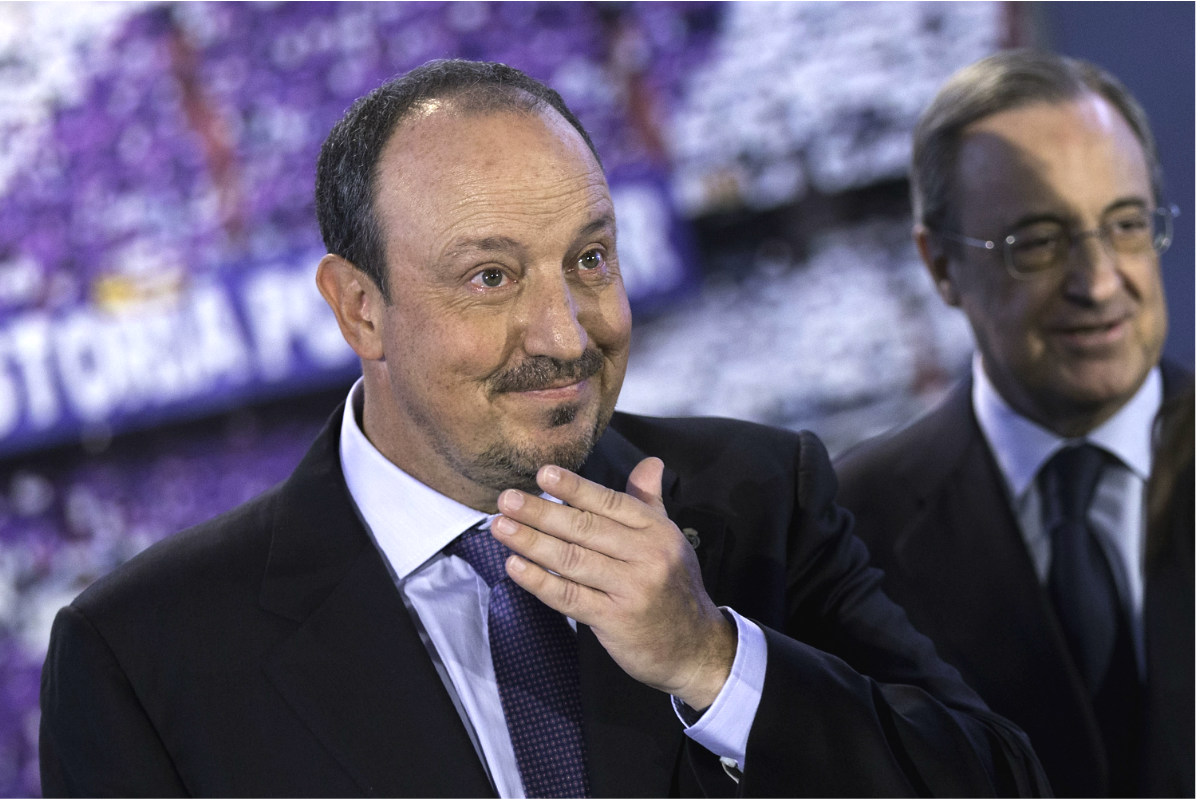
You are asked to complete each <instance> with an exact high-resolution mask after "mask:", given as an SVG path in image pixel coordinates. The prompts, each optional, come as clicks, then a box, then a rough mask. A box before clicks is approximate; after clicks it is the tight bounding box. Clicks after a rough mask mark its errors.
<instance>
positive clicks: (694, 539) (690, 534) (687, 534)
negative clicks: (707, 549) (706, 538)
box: [683, 528, 700, 550]
mask: <svg viewBox="0 0 1200 800" xmlns="http://www.w3.org/2000/svg"><path fill="white" fill-rule="evenodd" d="M683 538H685V539H687V540H688V544H690V545H691V546H692V549H693V550H699V549H700V534H699V533H697V532H696V529H695V528H684V529H683Z"/></svg>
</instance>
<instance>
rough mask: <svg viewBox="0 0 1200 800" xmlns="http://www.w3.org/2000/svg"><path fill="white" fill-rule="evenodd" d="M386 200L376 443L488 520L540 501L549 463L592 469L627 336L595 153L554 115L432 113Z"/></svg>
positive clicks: (381, 210)
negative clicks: (515, 499)
mask: <svg viewBox="0 0 1200 800" xmlns="http://www.w3.org/2000/svg"><path fill="white" fill-rule="evenodd" d="M377 186H378V188H377V193H376V201H375V208H376V214H377V216H378V221H379V224H380V228H381V230H382V231H383V234H384V238H385V250H386V254H387V269H388V278H389V282H390V283H389V289H390V292H391V304H390V305H384V306H383V307H382V315H383V322H382V326H381V331H380V335H381V337H382V347H383V359H382V360H381V361H377V362H370V363H367V364H364V371H365V372H366V373H367V384H368V388H367V400H366V404H367V408H366V409H365V412H364V413H365V421H366V427H367V434H368V436H369V437H371V439H372V441H373V442H374V443H375V444H376V446H377V447H379V448H380V450H381V451H382V452H383V453H384V454H385V455H387V456H388V457H389V458H390V459H391V460H392V461H394V462H395V463H397V464H398V465H399V466H400V467H402V468H403V469H405V470H406V471H408V472H409V473H410V474H412V475H414V476H415V477H417V478H418V479H420V480H421V481H423V482H424V483H426V484H428V485H430V486H432V487H433V488H435V489H438V490H439V491H442V492H443V493H445V494H447V495H449V496H451V497H455V498H456V499H459V500H460V501H462V502H466V503H468V504H469V505H473V506H475V507H481V506H486V507H488V508H494V505H495V499H496V495H497V493H498V492H499V491H500V490H501V489H503V488H506V487H510V486H517V487H521V488H524V489H527V490H535V489H536V484H535V483H534V482H533V478H534V475H535V473H536V471H537V469H538V467H540V466H541V465H543V464H546V463H556V464H560V465H563V466H567V467H570V468H575V467H577V466H578V465H579V464H580V463H582V461H583V459H584V458H585V457H586V456H587V454H588V453H589V452H590V450H591V448H592V446H593V445H594V444H595V441H596V439H597V437H598V436H599V434H600V432H601V431H602V430H603V429H604V427H605V426H606V425H607V424H608V420H609V418H610V417H611V415H612V412H613V408H614V406H615V405H616V401H617V394H618V393H619V391H620V388H621V382H622V380H623V379H624V374H625V365H626V360H627V358H628V348H629V336H630V313H629V304H628V300H627V298H626V295H625V289H624V285H623V283H622V281H621V274H620V270H619V267H618V263H617V246H616V220H615V217H614V215H613V206H612V201H611V198H610V197H609V192H608V185H607V183H606V181H605V178H604V175H603V173H602V171H601V169H600V166H599V165H598V164H597V163H596V160H595V158H594V157H593V156H592V154H591V152H590V151H589V150H588V148H587V146H586V144H585V143H584V142H583V139H582V138H581V137H580V136H579V134H578V133H577V132H576V131H575V130H574V129H573V128H572V127H571V126H570V125H569V124H568V123H567V122H566V121H565V120H563V119H562V118H561V117H559V116H558V115H557V114H555V113H553V112H546V113H541V114H523V113H516V112H496V113H486V114H469V115H463V114H460V113H457V112H456V111H455V110H454V108H453V105H452V104H450V105H447V104H440V105H435V106H432V107H431V108H429V109H426V110H425V111H424V112H422V113H420V114H418V115H417V116H416V117H415V118H412V119H410V120H408V121H406V122H405V123H403V124H402V125H401V127H400V128H399V129H398V130H397V132H396V133H395V134H394V135H393V137H392V139H391V141H390V142H389V143H388V145H387V147H386V148H385V150H384V153H383V156H382V158H381V160H380V164H379V173H378V180H377ZM372 389H376V390H377V391H372ZM380 389H382V390H380Z"/></svg>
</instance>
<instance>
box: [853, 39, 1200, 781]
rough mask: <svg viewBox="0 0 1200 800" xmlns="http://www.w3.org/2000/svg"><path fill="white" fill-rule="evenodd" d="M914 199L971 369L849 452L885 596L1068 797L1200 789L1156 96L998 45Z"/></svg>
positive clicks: (948, 121)
mask: <svg viewBox="0 0 1200 800" xmlns="http://www.w3.org/2000/svg"><path fill="white" fill-rule="evenodd" d="M912 196H913V204H914V214H915V219H916V227H915V239H916V244H917V248H918V250H919V251H920V254H921V257H922V259H923V260H924V262H925V264H926V266H927V267H928V269H929V273H930V275H931V276H932V277H933V280H934V283H935V284H936V287H937V291H938V293H939V294H940V295H941V297H942V299H943V300H944V301H945V302H946V303H947V304H949V305H951V306H955V307H957V308H961V309H962V310H963V312H964V313H965V314H966V316H967V319H968V321H969V322H970V325H971V328H972V331H973V332H974V338H975V345H976V355H975V358H974V363H973V369H972V371H971V375H970V376H969V378H968V379H967V380H965V381H964V382H963V383H962V384H960V385H959V386H958V387H957V388H955V389H954V390H952V391H951V392H950V394H949V395H948V397H947V398H946V399H945V400H944V401H943V402H942V403H941V404H940V405H939V406H938V407H937V408H935V409H933V410H932V411H931V412H930V413H928V414H927V415H925V416H924V417H922V418H920V419H918V420H916V421H915V422H913V423H911V424H909V425H907V426H905V427H904V428H902V429H901V430H899V431H897V432H893V433H891V434H889V435H887V436H884V437H881V438H880V439H878V440H874V441H871V442H868V443H866V444H864V445H861V446H859V447H858V448H855V449H854V450H852V451H851V452H850V453H848V454H847V455H846V456H845V457H843V458H842V459H841V460H840V463H839V464H838V472H839V476H840V478H841V481H842V487H843V489H842V493H841V494H840V495H839V499H840V500H841V502H842V503H843V504H844V505H846V506H847V507H848V508H849V509H850V510H851V511H853V512H854V513H855V515H856V517H857V519H858V526H857V528H856V530H857V532H858V533H859V535H860V536H861V537H863V538H864V539H866V540H867V543H868V545H869V546H870V548H871V551H872V558H873V559H874V560H875V562H876V563H877V565H879V566H881V567H882V568H883V569H884V571H885V573H886V588H887V590H888V593H889V594H890V595H891V596H892V597H893V599H895V600H897V601H899V602H900V604H901V605H902V606H904V607H905V608H906V609H907V610H908V611H909V614H910V616H911V617H912V619H913V622H914V623H915V624H916V626H917V627H918V629H920V630H922V631H923V632H924V633H926V634H928V635H929V636H930V637H931V638H932V639H933V640H934V642H935V644H936V645H937V647H938V650H939V652H940V654H941V655H942V656H943V657H944V658H946V659H947V660H948V661H950V662H951V663H953V664H954V665H955V666H957V667H958V668H959V670H960V671H961V672H962V673H963V676H964V678H965V679H966V680H967V682H968V683H969V684H971V685H972V686H973V687H974V688H975V689H976V690H977V691H979V692H980V694H982V695H983V697H984V699H985V700H986V701H987V702H988V703H989V705H991V707H992V709H993V710H994V711H996V712H998V713H1000V714H1002V715H1004V716H1006V717H1009V718H1010V719H1012V720H1014V721H1015V722H1017V723H1018V724H1019V725H1021V726H1022V727H1023V728H1024V729H1025V731H1026V732H1027V733H1028V734H1029V736H1030V740H1031V741H1032V743H1033V745H1034V749H1035V750H1036V751H1037V753H1038V755H1039V757H1040V759H1041V760H1042V763H1043V765H1044V766H1045V768H1046V771H1047V774H1048V776H1049V777H1050V780H1051V784H1052V786H1053V788H1054V790H1055V793H1056V794H1058V795H1060V796H1092V797H1099V796H1106V795H1110V796H1132V795H1137V794H1141V795H1147V796H1188V797H1192V796H1194V752H1193V751H1194V678H1193V675H1194V651H1193V640H1194V599H1193V598H1194V586H1195V576H1194V522H1193V520H1194V516H1195V511H1194V508H1195V506H1194V494H1193V491H1194V479H1193V481H1188V480H1187V479H1183V480H1179V479H1178V474H1177V472H1178V471H1176V474H1172V475H1168V476H1167V478H1168V479H1170V478H1176V480H1175V482H1174V487H1175V488H1176V490H1177V491H1176V492H1175V493H1174V494H1173V495H1172V496H1171V499H1170V500H1169V502H1168V504H1167V505H1166V506H1165V507H1163V509H1161V510H1158V511H1157V513H1155V514H1150V519H1151V520H1152V521H1151V523H1150V524H1147V516H1148V511H1151V510H1155V509H1148V508H1147V500H1146V498H1147V497H1148V496H1151V497H1157V496H1158V494H1159V493H1160V492H1159V491H1158V481H1159V480H1160V476H1159V475H1158V474H1157V470H1156V467H1158V466H1161V465H1166V464H1174V465H1178V464H1181V463H1182V464H1183V465H1184V469H1185V470H1188V469H1190V470H1191V472H1186V471H1185V472H1184V474H1185V475H1194V445H1193V444H1192V442H1191V440H1190V437H1189V438H1188V439H1187V440H1180V439H1179V438H1178V437H1165V436H1163V435H1161V434H1160V433H1159V431H1160V428H1161V427H1162V426H1161V422H1160V420H1161V417H1162V416H1163V412H1164V410H1165V409H1168V408H1171V407H1172V406H1173V405H1174V404H1175V403H1176V402H1177V401H1176V398H1178V397H1180V396H1183V397H1188V398H1190V397H1191V396H1192V394H1191V389H1190V387H1191V383H1192V377H1191V375H1190V374H1187V373H1186V372H1184V371H1183V370H1181V369H1178V368H1176V367H1172V366H1171V365H1170V364H1164V363H1160V359H1161V354H1162V345H1163V340H1164V338H1165V336H1166V329H1167V317H1166V307H1165V303H1164V297H1163V284H1162V279H1161V275H1160V272H1159V258H1158V257H1159V254H1161V253H1162V252H1163V251H1164V250H1166V248H1167V247H1168V246H1169V244H1170V241H1171V220H1172V217H1173V216H1174V215H1175V214H1176V213H1178V212H1177V210H1176V209H1174V208H1173V207H1170V206H1167V205H1165V204H1164V201H1163V198H1162V187H1161V176H1160V169H1159V164H1158V158H1157V155H1156V152H1155V146H1154V140H1153V137H1152V135H1151V132H1150V128H1149V125H1148V123H1147V121H1146V116H1145V114H1144V112H1143V111H1142V109H1141V107H1140V106H1139V105H1138V103H1137V101H1136V100H1135V99H1134V98H1133V97H1132V96H1131V95H1130V94H1129V93H1128V92H1127V91H1126V90H1125V89H1124V87H1122V86H1121V85H1120V84H1119V83H1118V82H1117V81H1116V80H1115V79H1113V78H1112V77H1111V76H1110V75H1107V74H1105V73H1104V72H1103V71H1101V70H1099V69H1097V68H1096V67H1094V66H1093V65H1090V64H1086V63H1083V62H1080V61H1075V60H1072V59H1068V58H1062V57H1058V56H1054V55H1050V54H1045V53H1035V52H1030V51H1008V52H1004V53H1000V54H997V55H995V56H992V57H990V58H987V59H984V60H983V61H981V62H978V63H976V64H973V65H971V66H969V67H967V68H965V69H963V70H962V71H960V72H959V73H958V74H956V75H955V76H954V77H952V78H951V79H950V81H949V82H948V83H947V84H946V86H944V87H943V88H942V90H941V92H940V93H939V94H938V95H937V97H936V98H935V99H934V101H933V103H932V104H931V105H930V107H929V108H928V109H927V110H926V112H925V113H924V115H923V116H922V118H921V120H920V122H919V124H918V127H917V130H916V133H915V137H914V145H913V163H912ZM1180 408H1181V409H1182V413H1184V414H1191V413H1192V409H1191V403H1190V400H1184V401H1183V402H1182V404H1181V406H1180ZM1189 419H1190V418H1189ZM1169 422H1170V423H1171V424H1170V425H1168V426H1167V428H1166V429H1167V430H1174V429H1175V424H1176V422H1177V421H1176V420H1173V419H1172V420H1169ZM1188 430H1189V431H1190V428H1188ZM1152 471H1153V472H1155V473H1156V474H1155V477H1154V478H1152V477H1151V473H1152ZM1148 483H1149V484H1150V486H1149V487H1148ZM1168 483H1170V481H1169V480H1168ZM1148 489H1149V491H1148ZM1168 494H1171V493H1168ZM1150 505H1155V503H1154V502H1152V503H1150ZM1160 523H1161V524H1160Z"/></svg>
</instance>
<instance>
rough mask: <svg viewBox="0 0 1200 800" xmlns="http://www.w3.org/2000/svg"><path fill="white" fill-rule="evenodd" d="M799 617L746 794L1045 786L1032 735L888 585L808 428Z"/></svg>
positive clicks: (780, 653)
mask: <svg viewBox="0 0 1200 800" xmlns="http://www.w3.org/2000/svg"><path fill="white" fill-rule="evenodd" d="M798 459H799V463H798V473H797V475H798V487H797V498H798V499H797V511H796V516H795V519H794V520H793V524H792V525H791V529H790V531H789V534H788V536H789V539H788V543H787V561H788V563H787V582H788V613H787V615H786V619H785V620H782V626H781V628H782V629H779V630H777V629H772V628H771V627H769V626H766V625H764V629H765V630H766V636H767V649H768V655H767V672H766V676H765V683H764V686H763V695H762V699H761V702H760V705H759V710H758V714H757V716H756V718H755V722H754V726H753V728H752V729H751V732H750V739H749V742H748V744H747V755H746V771H745V774H744V775H743V777H742V781H741V784H740V786H739V791H740V793H741V794H744V795H745V796H781V795H796V794H797V793H802V794H804V795H815V796H860V797H901V796H913V795H919V796H928V795H932V796H956V797H965V796H990V795H1002V796H1039V795H1048V794H1049V793H1050V790H1049V785H1048V783H1047V781H1046V778H1045V776H1044V774H1043V772H1042V769H1041V766H1040V765H1039V763H1038V761H1037V758H1036V756H1034V754H1033V751H1032V749H1031V747H1030V745H1029V742H1028V739H1027V738H1026V736H1025V734H1024V733H1023V732H1021V731H1020V730H1019V729H1018V728H1016V727H1015V726H1014V725H1013V724H1012V723H1010V722H1008V721H1007V720H1004V719H1002V718H1001V717H998V716H996V715H995V714H993V713H991V712H990V711H989V710H988V709H987V708H986V706H985V705H984V704H983V702H982V700H980V699H979V697H978V696H977V695H976V694H975V693H974V692H973V691H972V690H971V689H969V688H968V687H967V686H966V685H965V684H964V683H963V682H962V680H961V678H960V677H959V675H958V673H957V672H956V671H955V670H954V669H953V668H952V667H950V666H949V665H947V664H946V663H945V662H943V661H942V660H941V659H940V658H939V657H938V656H937V654H936V653H935V651H934V648H933V645H932V643H931V642H930V641H929V640H928V639H927V638H925V637H924V636H922V635H921V634H919V633H918V632H917V631H916V630H915V629H914V628H913V627H912V625H911V624H910V623H909V622H908V619H907V617H906V615H905V614H904V612H903V611H902V610H901V609H900V608H899V607H898V606H897V605H895V604H894V603H893V602H892V601H891V600H889V599H888V598H887V597H886V596H885V595H884V593H883V591H882V589H881V588H880V577H881V573H879V572H878V571H877V570H875V569H873V568H870V567H869V566H868V563H867V552H866V548H865V547H864V545H863V544H862V543H861V542H860V541H859V540H858V539H856V538H855V537H854V536H853V535H852V532H851V529H852V518H851V516H850V514H849V513H848V512H846V511H845V510H844V509H842V508H840V507H838V506H837V505H836V504H835V502H834V499H835V494H836V488H837V486H836V478H835V477H834V474H833V470H832V467H831V466H830V464H829V460H828V456H827V455H826V453H825V449H824V447H823V446H822V445H821V444H820V442H819V440H817V439H816V437H815V436H813V435H811V434H802V435H801V442H800V450H799V455H798Z"/></svg>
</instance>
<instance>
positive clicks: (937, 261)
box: [913, 225, 961, 306]
mask: <svg viewBox="0 0 1200 800" xmlns="http://www.w3.org/2000/svg"><path fill="white" fill-rule="evenodd" d="M913 241H914V242H916V245H917V252H918V253H920V254H921V260H922V261H924V262H925V269H927V270H929V276H930V277H931V278H933V285H934V286H936V287H937V292H938V295H940V296H941V298H942V302H943V303H945V304H946V305H948V306H958V305H959V303H960V302H961V300H960V298H959V294H958V286H957V285H955V282H954V277H953V276H952V275H951V274H950V260H949V259H948V258H947V257H946V248H945V247H944V246H943V245H942V243H941V242H939V241H938V239H937V237H936V236H934V235H933V234H932V233H931V232H930V230H929V229H928V228H926V227H925V226H924V225H917V226H916V227H915V228H913Z"/></svg>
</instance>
